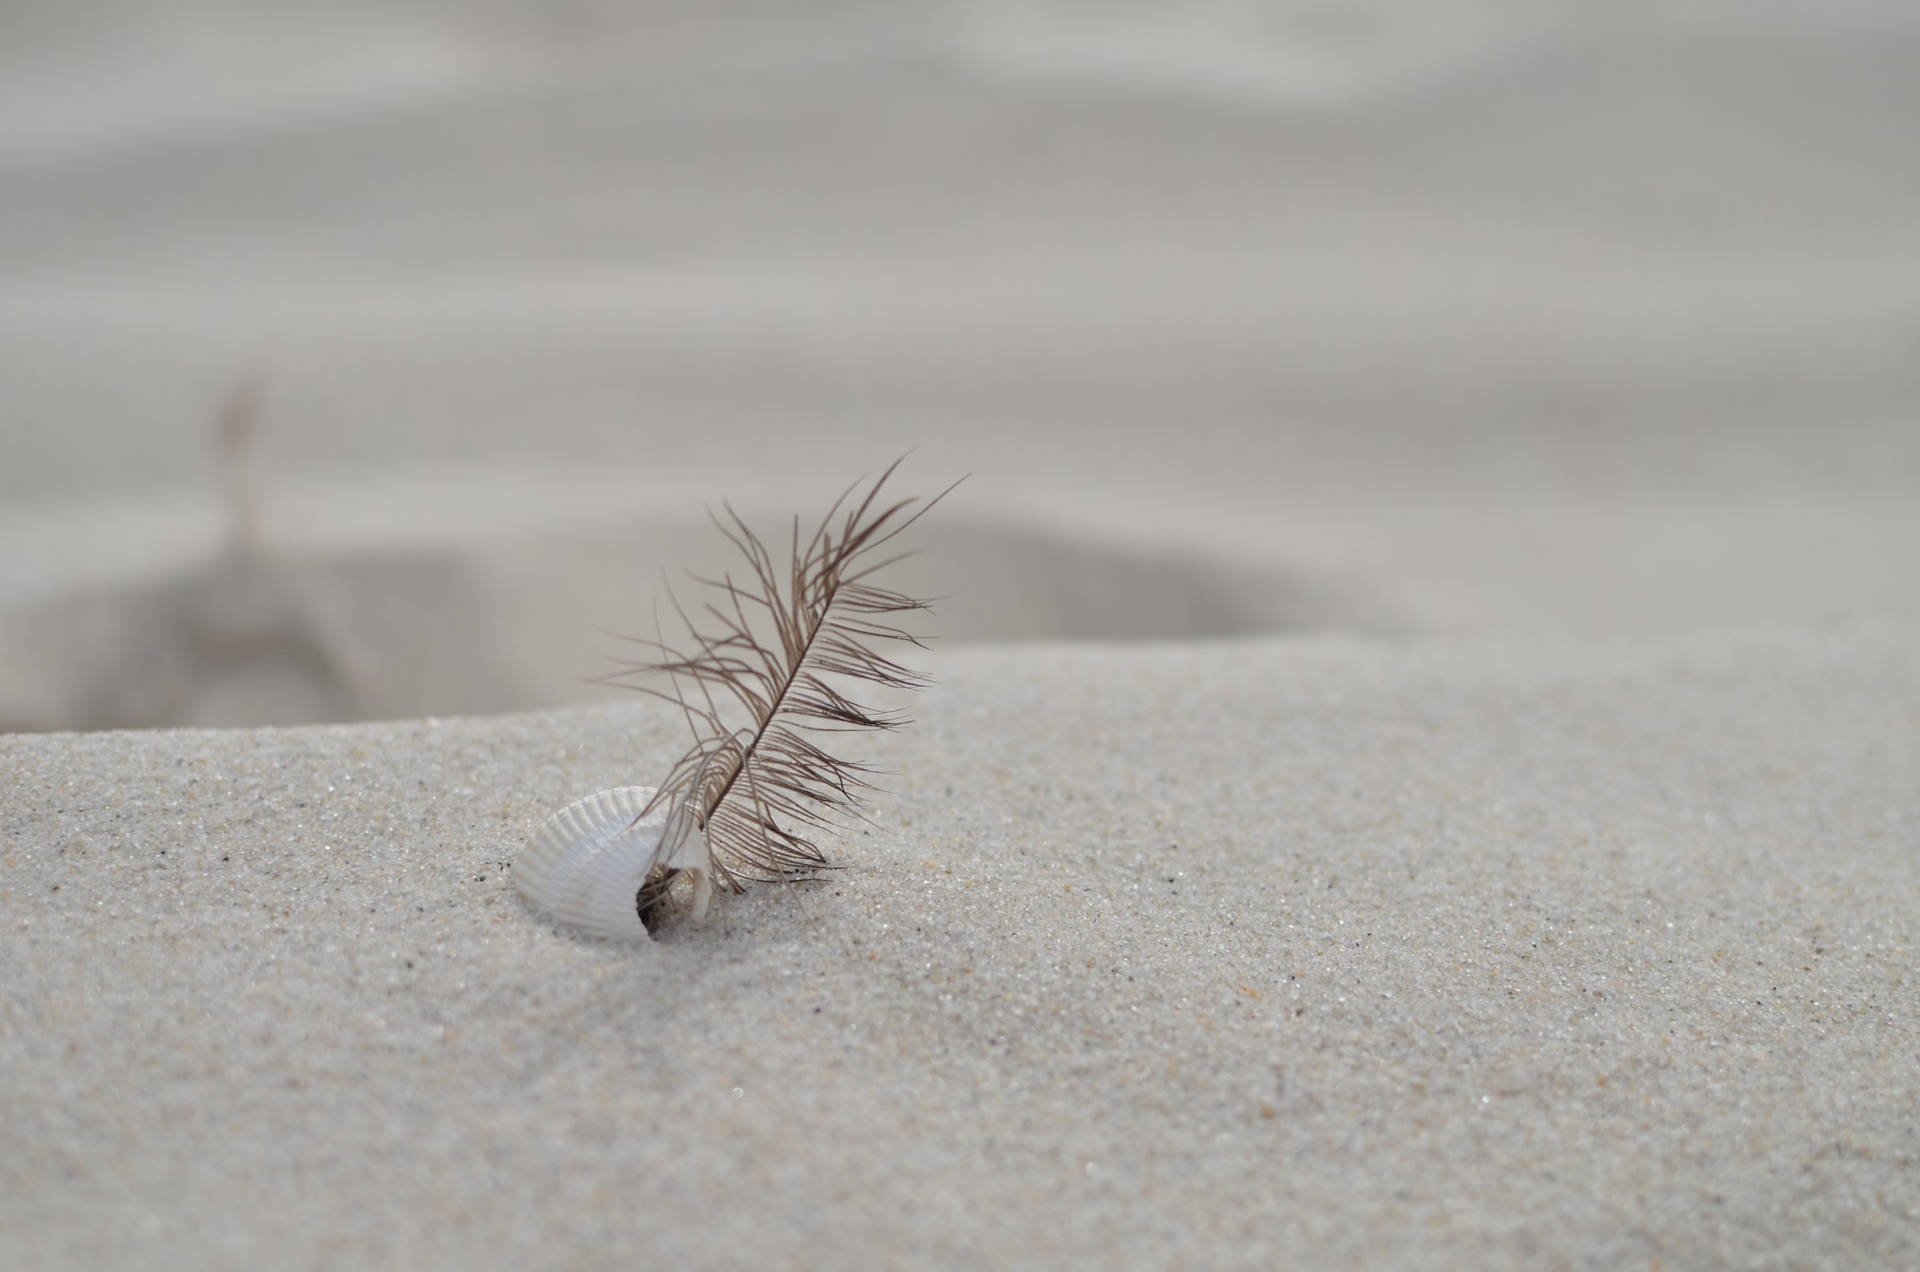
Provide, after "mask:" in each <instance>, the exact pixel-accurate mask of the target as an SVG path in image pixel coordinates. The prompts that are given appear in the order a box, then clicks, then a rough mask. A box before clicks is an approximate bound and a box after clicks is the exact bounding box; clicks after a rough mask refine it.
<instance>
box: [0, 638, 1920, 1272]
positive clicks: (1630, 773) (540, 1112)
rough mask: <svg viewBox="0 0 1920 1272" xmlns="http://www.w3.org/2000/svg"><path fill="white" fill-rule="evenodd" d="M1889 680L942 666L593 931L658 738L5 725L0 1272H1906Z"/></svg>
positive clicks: (1190, 653) (519, 726)
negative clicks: (1401, 1271)
mask: <svg viewBox="0 0 1920 1272" xmlns="http://www.w3.org/2000/svg"><path fill="white" fill-rule="evenodd" d="M1915 648H1916V646H1915V643H1914V641H1913V640H1912V633H1911V632H1910V631H1908V632H1891V633H1866V632H1862V633H1854V634H1832V635H1828V636H1823V637H1821V638H1818V639H1809V638H1807V637H1804V636H1780V635H1769V634H1753V635H1748V636H1744V637H1740V638H1736V639H1725V638H1723V639H1714V640H1696V641H1669V642H1657V643H1652V644H1647V645H1637V646H1632V647H1604V648H1594V649H1560V650H1556V651H1554V652H1551V653H1542V652H1539V651H1537V650H1532V649H1526V648H1502V647H1493V646H1487V645H1479V644H1472V645H1457V646H1442V647H1435V646H1422V647H1418V648H1412V649H1409V648H1405V647H1396V646H1382V645H1378V644H1369V643H1364V642H1354V641H1349V640H1336V639H1328V640H1309V641H1283V642H1271V641H1258V642H1251V643H1235V644H1229V645H1221V646H1214V647H1207V648H1190V647H1179V646H1165V647H1151V648H1140V649H1094V648H1087V647H1073V646H1062V647H1043V648H1030V649H1023V650H1006V651H985V650H983V651H978V652H971V653H963V654H955V655H952V656H949V657H945V658H942V659H941V660H940V662H939V674H940V677H941V685H940V687H939V689H938V690H937V691H935V692H933V693H931V694H929V695H928V696H927V697H926V699H925V702H924V704H923V706H924V710H923V713H922V719H921V720H920V722H919V723H918V724H917V725H916V727H915V728H914V729H913V730H911V731H909V732H908V733H905V734H903V735H901V736H900V737H899V738H898V739H897V745H896V744H889V745H887V746H886V747H884V748H883V749H884V753H885V758H886V759H887V761H888V762H890V763H891V764H893V765H894V766H895V767H896V768H897V769H898V770H899V772H898V776H897V778H896V779H895V782H894V791H893V794H892V795H891V797H890V798H889V799H888V800H887V801H886V802H885V804H884V806H883V809H882V811H881V813H880V814H879V819H878V825H877V826H875V827H873V828H872V829H871V830H870V831H868V832H863V833H860V834H856V835H854V836H852V837H850V838H849V839H848V840H847V841H846V842H845V844H844V846H843V848H842V849H841V851H840V852H839V853H838V854H837V855H838V856H839V857H840V859H841V861H842V862H843V863H844V865H845V869H843V870H841V871H840V872H838V873H836V874H835V875H833V876H832V877H831V878H830V879H829V880H827V881H826V882H823V883H821V884H817V885H812V886H804V887H792V888H762V889H758V890H756V891H754V892H751V893H749V894H748V895H746V896H744V897H741V898H738V899H734V900H731V901H728V902H726V903H725V904H724V905H723V908H722V909H721V910H720V911H719V913H718V915H717V917H716V918H715V919H714V921H712V922H710V923H709V924H708V925H706V926H704V927H702V928H699V929H688V930H681V931H676V932H673V933H671V934H669V935H667V936H666V937H665V938H664V939H663V940H661V941H660V942H658V943H657V944H655V945H653V946H650V947H628V948H617V947H608V946H597V945H593V944H590V943H584V942H581V941H577V940H574V939H571V938H569V937H567V936H565V935H562V934H558V933H556V932H555V931H553V930H551V929H550V928H548V927H547V926H545V925H543V924H541V923H539V922H536V921H534V920H533V919H531V918H530V917H529V916H528V914H527V913H526V912H525V911H524V909H523V908H522V907H521V905H520V904H519V903H518V901H517V899H516V898H515V896H514V895H513V893H512V891H511V885H510V882H509V877H508V873H509V870H510V867H508V866H507V864H506V863H507V862H508V861H510V860H511V859H512V857H513V856H514V854H515V852H516V850H517V848H518V846H519V844H520V843H521V842H522V838H523V836H524V835H525V833H526V832H527V830H528V829H529V828H530V826H531V824H532V822H533V821H534V820H536V819H537V817H538V816H540V815H542V814H543V813H544V812H545V811H546V810H547V809H548V808H549V807H550V806H554V805H557V804H559V803H562V802H564V801H566V800H567V799H569V798H572V797H574V796H576V795H578V794H582V793H585V792H587V791H589V790H592V789H596V788H598V787H600V786H604V785H611V784H616V783H619V782H623V781H629V780H635V779H640V778H643V777H644V776H645V775H647V774H649V773H651V772H657V771H658V770H659V769H660V768H662V767H663V766H664V764H665V763H666V762H667V761H668V760H669V759H670V758H671V756H672V755H673V754H674V753H675V745H676V731H677V729H678V723H677V721H674V720H672V719H670V718H668V717H667V715H666V713H665V712H663V711H658V710H652V709H648V708H645V707H637V706H624V707H607V708H583V709H574V710H568V711H562V712H556V713H547V714H538V715H526V716H515V717H506V718H497V719H462V720H447V721H437V722H435V721H427V722H422V721H411V722H401V723H394V724H382V725H360V726H353V727H347V728H324V729H296V730H288V731H263V732H246V731H205V732H188V733H178V732H155V733H146V734H106V735H96V736H51V737H44V738H38V737H25V736H14V737H9V738H7V739H5V741H4V742H0V755H3V756H4V759H5V763H6V765H7V769H8V773H9V779H10V780H9V782H8V793H7V796H6V803H5V807H4V834H5V853H6V857H5V862H6V894H5V902H6V909H7V914H8V919H9V922H8V923H7V925H6V928H5V931H4V935H0V941H4V952H3V956H4V961H5V965H6V966H7V967H8V968H9V969H10V971H9V975H8V978H7V992H6V1000H5V1001H6V1011H7V1028H6V1031H5V1042H4V1044H0V1047H3V1050H0V1059H3V1060H4V1065H5V1071H6V1072H7V1073H8V1074H9V1082H8V1084H7V1089H6V1093H5V1096H4V1100H5V1114H6V1117H5V1120H6V1123H7V1125H8V1126H9V1127H10V1128H11V1129H10V1132H9V1145H10V1146H9V1149H8V1151H7V1153H6V1155H5V1158H4V1166H5V1173H6V1185H7V1186H6V1188H5V1190H4V1195H5V1201H4V1202H3V1203H0V1207H3V1208H4V1210H3V1216H4V1223H0V1233H4V1234H5V1235H4V1238H3V1240H4V1246H5V1255H6V1261H7V1262H8V1263H9V1264H10V1265H12V1266H18V1267H27V1266H36V1265H39V1266H48V1265H52V1266H101V1265H114V1266H129V1265H138V1266H180V1265H185V1264H200V1265H215V1266H229V1267H242V1266H254V1265H258V1264H260V1263H263V1262H264V1263H269V1264H280V1263H287V1262H293V1263H300V1264H309V1263H312V1264H343V1263H353V1264H385V1265H392V1264H408V1265H414V1266H441V1267H452V1266H465V1265H473V1264H478V1265H482V1266H592V1265H597V1264H599V1263H601V1262H603V1261H604V1260H606V1259H607V1258H610V1257H633V1258H637V1259H639V1260H640V1261H642V1262H643V1263H647V1264H649V1265H654V1264H659V1265H665V1264H668V1263H671V1262H678V1261H681V1260H687V1261H690V1262H692V1263H694V1264H696V1265H699V1266H719V1267H747V1266H775V1267H790V1266H826V1265H845V1264H849V1263H863V1262H867V1261H869V1260H871V1259H874V1258H879V1259H881V1260H882V1261H885V1262H888V1263H896V1264H901V1265H948V1266H951V1265H975V1266H996V1265H999V1266H1004V1265H1006V1264H1008V1263H1022V1264H1028V1265H1032V1264H1040V1263H1045V1264H1052V1265H1062V1264H1065V1265H1074V1266H1112V1265H1115V1264H1119V1265H1126V1266H1162V1267H1164V1266H1181V1265H1188V1266H1198V1265H1209V1266H1222V1265H1229V1266H1272V1265H1274V1264H1277V1263H1287V1262H1291V1261H1295V1260H1299V1261H1305V1262H1310V1263H1313V1264H1316V1265H1321V1266H1360V1265H1375V1266H1378V1265H1380V1264H1382V1263H1386V1264H1390V1265H1393V1266H1403V1267H1458V1266H1465V1265H1474V1266H1486V1267H1522V1266H1541V1265H1543V1264H1545V1265H1552V1266H1603V1265H1604V1266H1627V1265H1632V1266H1666V1267H1690V1266H1710V1265H1726V1264H1735V1265H1746V1266H1792V1267H1849V1266H1850V1267H1861V1266H1881V1267H1897V1266H1903V1265H1904V1264H1905V1263H1907V1262H1910V1261H1911V1260H1912V1259H1913V1257H1914V1256H1915V1253H1916V1244H1915V1201H1916V1197H1917V1196H1920V1193H1917V1192H1916V1185H1915V1172H1916V1165H1915V1162H1916V1150H1917V1149H1920V1144H1917V1143H1916V1138H1915V1135H1916V1131H1915V1128H1916V1126H1920V1109H1916V1106H1915V1094H1914V1093H1915V1091H1916V1090H1920V1058H1917V1057H1916V1055H1915V1052H1914V1048H1913V1030H1912V1021H1913V1020H1914V1019H1915V1017H1916V1014H1920V980H1917V979H1916V976H1915V970H1916V969H1915V930H1914V923H1915V919H1914V916H1915V915H1916V914H1917V913H1920V861H1916V857H1915V854H1914V851H1913V846H1914V838H1915V834H1916V832H1920V821H1917V820H1916V817H1917V816H1920V812H1917V810H1916V807H1915V804H1914V802H1913V793H1914V781H1913V779H1914V774H1915V773H1916V772H1920V729H1916V728H1915V723H1916V719H1920V657H1917V656H1916V654H1915ZM291 1251H298V1252H300V1253H298V1254H290V1253H289V1252H291Z"/></svg>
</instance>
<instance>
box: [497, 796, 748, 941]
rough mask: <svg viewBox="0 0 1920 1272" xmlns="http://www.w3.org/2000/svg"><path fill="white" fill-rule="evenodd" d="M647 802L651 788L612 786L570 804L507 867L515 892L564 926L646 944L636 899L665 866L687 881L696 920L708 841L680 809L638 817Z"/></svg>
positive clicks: (703, 903)
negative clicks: (656, 870)
mask: <svg viewBox="0 0 1920 1272" xmlns="http://www.w3.org/2000/svg"><path fill="white" fill-rule="evenodd" d="M652 798H653V787H651V786H616V787H614V788H613V789H612V790H606V791H598V792H596V793H594V794H592V795H589V796H587V797H586V798H585V799H582V800H576V801H575V802H574V803H571V804H568V805H567V806H566V807H565V808H563V809H561V810H560V811H559V812H557V813H555V814H553V816H551V817H549V818H547V819H546V820H545V821H543V822H541V823H540V827H539V829H537V830H535V831H534V832H533V838H532V840H531V841H530V842H529V843H528V844H527V850H526V851H525V852H524V853H522V854H520V859H519V860H518V861H516V862H514V863H513V886H514V887H515V888H517V889H519V892H520V895H521V896H523V897H525V898H526V899H527V902H528V904H530V905H532V906H533V908H534V909H536V910H538V911H540V912H541V913H542V914H546V915H550V916H551V917H553V918H554V919H557V920H559V921H560V922H561V923H564V924H566V925H567V926H569V927H573V928H578V929H579V930H581V931H582V932H585V933H588V934H589V935H592V936H598V937H604V938H606V939H608V940H615V941H637V940H646V939H648V937H647V928H646V925H645V924H644V923H642V922H641V921H640V916H639V914H638V913H637V912H636V911H635V909H634V898H635V896H636V894H638V893H639V891H640V885H641V883H643V882H644V881H645V880H646V877H647V876H648V875H649V874H651V873H652V872H653V870H654V868H655V867H656V866H666V867H669V868H671V869H674V870H685V871H687V872H688V873H690V874H691V875H692V876H693V917H694V918H695V919H699V918H702V917H703V916H704V915H705V914H706V910H707V899H708V897H709V896H711V895H712V891H713V879H712V863H711V861H710V859H709V858H708V855H707V840H706V836H705V835H703V834H701V833H700V830H699V828H698V827H696V826H695V825H694V824H693V818H692V817H691V816H690V815H689V814H688V813H687V812H686V809H685V806H684V805H681V804H676V805H675V806H674V807H673V808H671V809H666V808H657V809H655V810H653V811H652V812H651V813H648V814H647V816H646V817H645V818H644V819H643V818H641V816H640V813H641V810H642V809H644V808H646V806H647V801H649V800H651V799H652Z"/></svg>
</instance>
